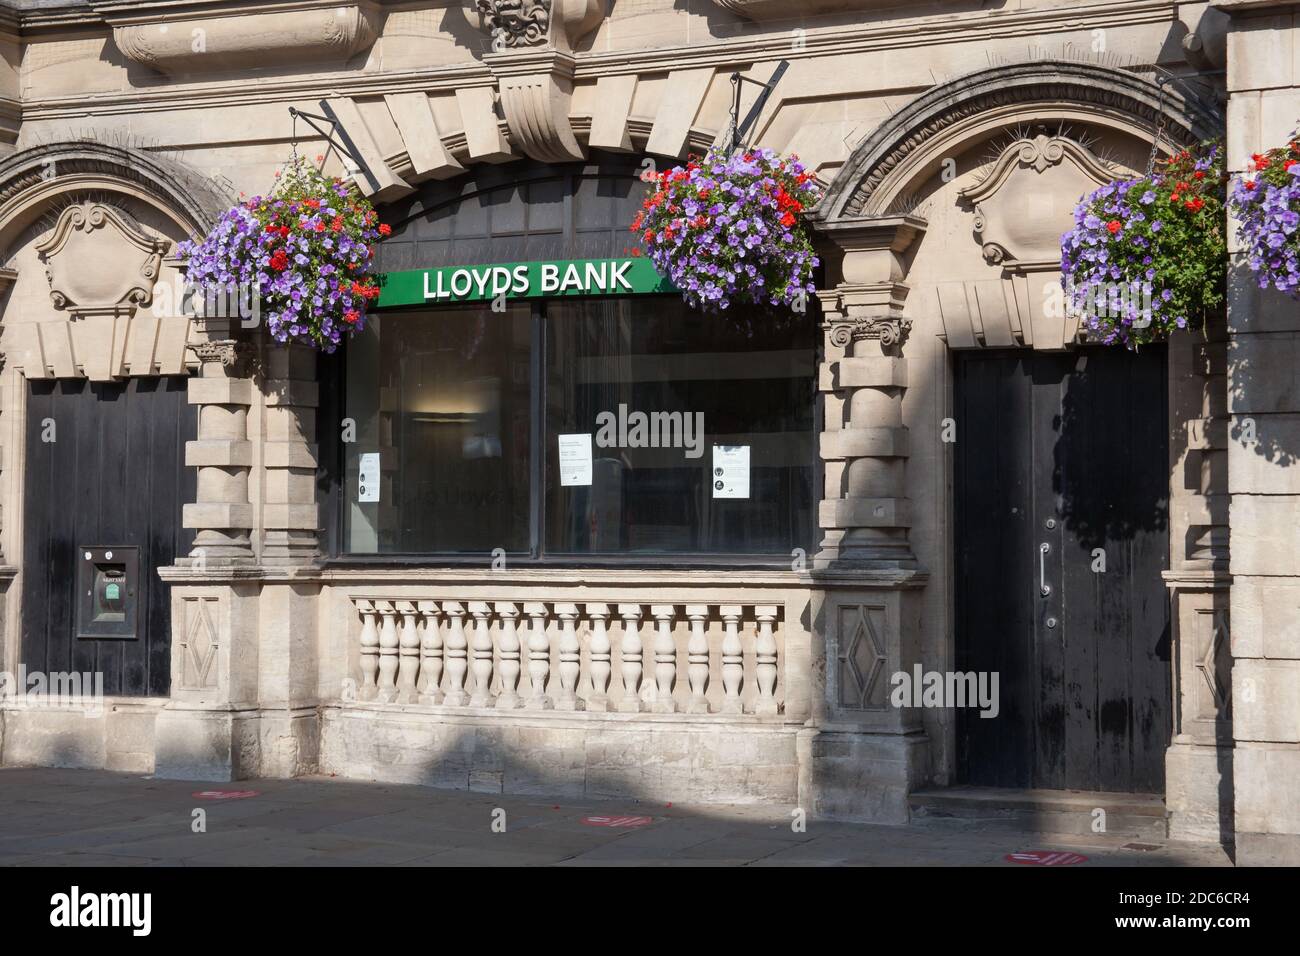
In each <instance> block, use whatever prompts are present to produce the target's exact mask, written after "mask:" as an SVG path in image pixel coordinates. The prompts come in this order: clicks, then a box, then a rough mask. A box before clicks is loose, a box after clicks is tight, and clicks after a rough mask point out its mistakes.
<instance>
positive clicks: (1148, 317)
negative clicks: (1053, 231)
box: [1061, 143, 1227, 349]
mask: <svg viewBox="0 0 1300 956" xmlns="http://www.w3.org/2000/svg"><path fill="white" fill-rule="evenodd" d="M1224 190H1225V177H1224V173H1223V159H1222V149H1221V147H1220V146H1219V144H1217V143H1206V144H1204V145H1203V146H1202V147H1201V148H1199V149H1197V150H1195V151H1192V150H1183V151H1182V152H1181V153H1178V154H1177V155H1175V156H1173V157H1172V158H1170V159H1169V160H1167V161H1165V162H1163V163H1161V164H1159V165H1158V166H1157V167H1156V171H1155V172H1154V174H1152V175H1151V176H1146V177H1142V178H1140V179H1125V180H1118V181H1116V182H1112V183H1107V184H1106V185H1105V186H1102V187H1101V188H1100V189H1098V190H1096V191H1095V192H1093V193H1091V194H1090V195H1088V196H1085V197H1084V198H1083V199H1082V200H1081V201H1080V202H1079V204H1078V205H1077V206H1076V207H1075V210H1074V223H1075V226H1074V228H1073V229H1072V230H1070V231H1069V232H1067V233H1066V234H1065V235H1063V236H1062V237H1061V273H1062V276H1061V282H1062V285H1063V286H1064V288H1065V296H1066V305H1067V308H1069V309H1070V310H1072V311H1073V312H1074V313H1075V314H1077V315H1078V316H1079V317H1080V320H1081V322H1082V324H1083V327H1084V329H1086V330H1087V332H1088V333H1089V335H1090V337H1091V338H1093V339H1095V340H1097V341H1101V342H1104V343H1107V344H1122V345H1124V346H1125V347H1127V348H1131V349H1132V348H1137V346H1139V345H1142V344H1145V343H1147V342H1154V341H1160V340H1162V339H1164V338H1166V337H1167V336H1168V335H1169V334H1170V333H1171V332H1173V331H1174V330H1176V329H1182V328H1186V327H1187V326H1188V325H1189V324H1193V323H1195V324H1201V325H1203V324H1204V319H1205V313H1206V312H1207V311H1208V310H1210V309H1213V308H1215V307H1217V306H1219V305H1221V304H1222V303H1223V297H1224V286H1225V278H1226V256H1227V243H1226V227H1225V215H1224Z"/></svg>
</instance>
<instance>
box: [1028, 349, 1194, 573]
mask: <svg viewBox="0 0 1300 956" xmlns="http://www.w3.org/2000/svg"><path fill="white" fill-rule="evenodd" d="M1065 362H1066V363H1067V364H1065V365H1064V366H1059V365H1052V366H1049V367H1047V368H1045V369H1044V372H1043V374H1056V373H1063V374H1062V379H1061V384H1062V388H1063V391H1062V395H1061V412H1060V414H1059V415H1058V416H1057V417H1056V418H1055V419H1054V420H1053V422H1052V427H1053V430H1054V431H1055V433H1056V443H1055V445H1054V447H1053V449H1052V461H1053V464H1052V490H1053V491H1054V492H1055V493H1056V495H1057V507H1058V509H1059V512H1060V515H1061V517H1062V519H1063V520H1064V522H1065V527H1066V528H1067V529H1068V530H1069V531H1071V532H1072V533H1073V534H1074V536H1075V537H1076V538H1077V540H1078V543H1079V544H1080V546H1082V547H1083V548H1085V549H1087V550H1092V549H1094V548H1106V547H1107V546H1108V544H1109V545H1113V544H1116V543H1121V542H1135V541H1136V540H1137V539H1139V538H1140V537H1142V536H1144V535H1148V534H1156V533H1163V532H1165V531H1166V529H1167V528H1168V526H1169V469H1168V444H1167V443H1168V432H1167V426H1166V421H1167V414H1166V406H1167V389H1166V387H1165V374H1164V369H1165V356H1164V349H1163V347H1162V346H1148V347H1145V348H1143V349H1142V350H1141V351H1140V353H1138V354H1134V353H1129V352H1124V351H1123V350H1120V349H1109V348H1108V349H1106V350H1102V349H1089V350H1081V351H1079V352H1078V353H1076V354H1074V355H1071V356H1070V357H1069V358H1067V359H1066V360H1065ZM1069 363H1072V364H1073V367H1072V368H1071V367H1070V364H1069ZM1049 369H1050V371H1049ZM1035 377H1036V379H1039V375H1036V376H1035ZM1040 382H1041V380H1040Z"/></svg>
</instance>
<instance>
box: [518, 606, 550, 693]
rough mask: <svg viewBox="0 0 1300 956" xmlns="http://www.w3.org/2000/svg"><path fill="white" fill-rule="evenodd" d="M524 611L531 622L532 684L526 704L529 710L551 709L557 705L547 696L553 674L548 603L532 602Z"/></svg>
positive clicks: (530, 662) (529, 636)
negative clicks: (547, 612) (547, 624)
mask: <svg viewBox="0 0 1300 956" xmlns="http://www.w3.org/2000/svg"><path fill="white" fill-rule="evenodd" d="M524 613H525V614H527V615H528V618H529V621H530V622H531V624H530V628H529V631H528V680H529V682H530V683H531V685H532V689H531V691H530V692H529V696H528V700H527V701H526V702H525V704H524V706H525V707H527V708H528V709H529V710H550V709H551V708H552V707H554V706H555V705H554V704H553V702H552V701H551V698H550V697H548V696H546V682H547V680H548V679H549V678H550V674H551V643H550V641H549V640H548V639H547V637H546V605H545V604H542V603H541V602H530V603H528V604H525V605H524Z"/></svg>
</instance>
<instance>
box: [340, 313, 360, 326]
mask: <svg viewBox="0 0 1300 956" xmlns="http://www.w3.org/2000/svg"><path fill="white" fill-rule="evenodd" d="M360 319H361V313H360V312H358V311H357V310H356V309H348V310H347V311H346V312H344V313H343V321H344V322H346V323H347V324H348V325H356V324H357V322H358V321H360Z"/></svg>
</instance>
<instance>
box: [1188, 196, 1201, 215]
mask: <svg viewBox="0 0 1300 956" xmlns="http://www.w3.org/2000/svg"><path fill="white" fill-rule="evenodd" d="M1184 205H1186V206H1187V208H1188V209H1190V210H1191V211H1192V212H1200V211H1201V207H1202V206H1204V205H1205V200H1204V199H1199V198H1198V199H1189V200H1188V201H1187V202H1186V203H1184Z"/></svg>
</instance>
